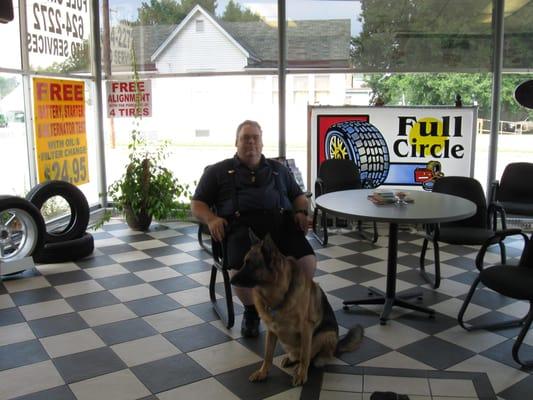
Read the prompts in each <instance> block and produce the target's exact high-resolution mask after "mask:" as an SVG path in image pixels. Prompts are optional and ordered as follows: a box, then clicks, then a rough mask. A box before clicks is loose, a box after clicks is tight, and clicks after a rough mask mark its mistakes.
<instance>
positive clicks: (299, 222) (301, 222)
mask: <svg viewBox="0 0 533 400" xmlns="http://www.w3.org/2000/svg"><path fill="white" fill-rule="evenodd" d="M294 222H295V223H296V226H298V228H300V229H301V230H302V231H303V232H307V215H305V214H303V213H296V214H294Z"/></svg>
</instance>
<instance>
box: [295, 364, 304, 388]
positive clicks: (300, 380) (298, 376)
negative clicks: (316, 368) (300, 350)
mask: <svg viewBox="0 0 533 400" xmlns="http://www.w3.org/2000/svg"><path fill="white" fill-rule="evenodd" d="M305 382H307V372H305V371H301V370H300V368H297V369H296V372H295V374H294V375H293V377H292V386H302V385H303V384H304V383H305Z"/></svg>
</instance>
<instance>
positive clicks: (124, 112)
mask: <svg viewBox="0 0 533 400" xmlns="http://www.w3.org/2000/svg"><path fill="white" fill-rule="evenodd" d="M106 88H107V116H108V118H131V117H151V116H152V81H150V80H130V81H107V82H106Z"/></svg>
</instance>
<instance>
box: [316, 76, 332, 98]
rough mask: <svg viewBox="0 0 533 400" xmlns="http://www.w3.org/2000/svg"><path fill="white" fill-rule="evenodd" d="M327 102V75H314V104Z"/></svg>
mask: <svg viewBox="0 0 533 400" xmlns="http://www.w3.org/2000/svg"><path fill="white" fill-rule="evenodd" d="M328 103H329V75H317V76H315V104H328Z"/></svg>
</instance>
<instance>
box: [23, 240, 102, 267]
mask: <svg viewBox="0 0 533 400" xmlns="http://www.w3.org/2000/svg"><path fill="white" fill-rule="evenodd" d="M93 250H94V238H93V236H92V235H91V234H90V233H87V232H85V234H84V235H83V236H82V237H80V238H77V239H72V240H66V241H64V242H57V243H45V244H44V246H43V247H42V248H41V249H40V250H39V251H37V252H35V254H34V255H33V260H34V261H35V262H37V263H41V264H51V263H61V262H66V261H76V260H79V259H80V258H83V257H87V256H88V255H90V254H92V252H93Z"/></svg>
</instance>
